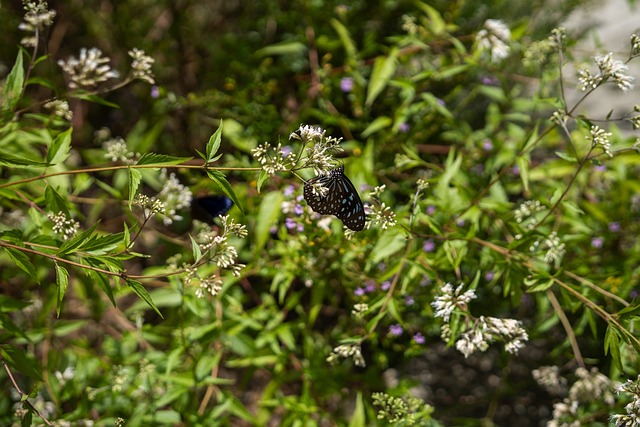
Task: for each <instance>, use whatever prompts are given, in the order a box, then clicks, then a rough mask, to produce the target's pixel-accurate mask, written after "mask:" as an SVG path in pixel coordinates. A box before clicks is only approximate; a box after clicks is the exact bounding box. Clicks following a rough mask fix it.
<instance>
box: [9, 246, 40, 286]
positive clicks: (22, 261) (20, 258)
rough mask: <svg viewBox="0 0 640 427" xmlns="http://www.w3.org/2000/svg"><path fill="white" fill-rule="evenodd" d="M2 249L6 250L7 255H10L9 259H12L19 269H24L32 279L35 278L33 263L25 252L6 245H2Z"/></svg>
mask: <svg viewBox="0 0 640 427" xmlns="http://www.w3.org/2000/svg"><path fill="white" fill-rule="evenodd" d="M4 250H5V251H7V254H9V256H10V257H11V259H12V260H13V262H15V263H16V265H17V266H18V267H20V269H21V270H22V271H24V272H25V273H27V275H28V276H29V277H31V278H33V279H35V278H36V275H35V273H36V268H35V267H34V265H33V264H32V263H31V260H30V259H29V257H28V256H27V254H25V253H24V252H22V251H21V250H18V249H15V248H9V247H7V246H5V247H4Z"/></svg>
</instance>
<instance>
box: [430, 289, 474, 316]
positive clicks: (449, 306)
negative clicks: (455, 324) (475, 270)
mask: <svg viewBox="0 0 640 427" xmlns="http://www.w3.org/2000/svg"><path fill="white" fill-rule="evenodd" d="M463 288H464V284H462V283H461V284H460V286H458V287H457V288H456V289H455V291H454V289H453V285H451V283H447V284H446V285H444V286H443V287H442V295H440V296H438V297H436V299H435V301H433V302H432V303H431V306H432V307H433V308H434V309H435V314H434V316H435V317H442V319H443V320H444V321H445V322H447V323H449V319H450V318H451V314H452V313H453V310H454V309H455V308H456V307H458V308H462V309H464V308H466V305H467V304H468V303H469V301H471V300H472V299H474V298H476V294H475V292H474V291H473V290H468V291H465V292H462V289H463Z"/></svg>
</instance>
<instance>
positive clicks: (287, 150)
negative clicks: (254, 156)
mask: <svg viewBox="0 0 640 427" xmlns="http://www.w3.org/2000/svg"><path fill="white" fill-rule="evenodd" d="M280 152H281V153H282V157H287V156H288V155H289V154H291V153H292V152H293V149H292V148H291V146H289V145H285V146H284V147H282V148H281V149H280Z"/></svg>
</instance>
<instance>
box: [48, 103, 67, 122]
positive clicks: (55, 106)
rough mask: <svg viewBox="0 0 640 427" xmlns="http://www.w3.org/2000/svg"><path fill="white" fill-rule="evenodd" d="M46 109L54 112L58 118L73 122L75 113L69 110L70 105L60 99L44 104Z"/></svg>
mask: <svg viewBox="0 0 640 427" xmlns="http://www.w3.org/2000/svg"><path fill="white" fill-rule="evenodd" d="M44 108H46V109H47V110H51V111H53V114H54V115H55V116H56V117H59V118H61V119H64V120H67V121H71V119H72V118H73V112H72V111H71V110H70V109H69V103H68V102H67V101H62V100H60V99H54V100H51V101H49V102H47V103H45V104H44Z"/></svg>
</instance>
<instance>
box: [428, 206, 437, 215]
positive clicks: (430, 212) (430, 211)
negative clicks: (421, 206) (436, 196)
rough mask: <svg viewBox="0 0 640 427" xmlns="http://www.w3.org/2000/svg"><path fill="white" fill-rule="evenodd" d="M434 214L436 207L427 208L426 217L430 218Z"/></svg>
mask: <svg viewBox="0 0 640 427" xmlns="http://www.w3.org/2000/svg"><path fill="white" fill-rule="evenodd" d="M434 213H436V207H435V206H433V205H429V206H427V215H429V216H432V215H433V214H434Z"/></svg>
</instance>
